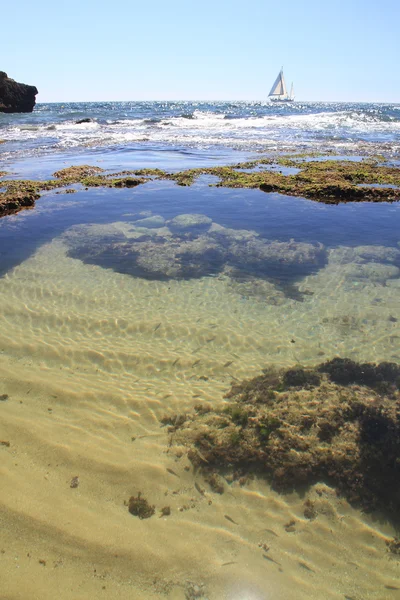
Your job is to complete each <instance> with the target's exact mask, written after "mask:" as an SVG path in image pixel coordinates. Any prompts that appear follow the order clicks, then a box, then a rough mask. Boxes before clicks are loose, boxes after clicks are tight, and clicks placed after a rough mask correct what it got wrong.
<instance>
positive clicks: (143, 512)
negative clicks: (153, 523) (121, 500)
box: [128, 492, 155, 519]
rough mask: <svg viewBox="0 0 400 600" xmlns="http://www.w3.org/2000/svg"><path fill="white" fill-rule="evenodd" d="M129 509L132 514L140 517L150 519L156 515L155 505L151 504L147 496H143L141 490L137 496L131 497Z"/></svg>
mask: <svg viewBox="0 0 400 600" xmlns="http://www.w3.org/2000/svg"><path fill="white" fill-rule="evenodd" d="M128 510H129V512H130V513H131V515H134V516H135V517H139V519H149V518H150V517H152V516H153V515H154V512H155V506H153V505H151V504H149V502H148V501H147V500H146V498H143V497H142V493H141V492H139V493H138V495H137V496H131V497H130V498H129V502H128Z"/></svg>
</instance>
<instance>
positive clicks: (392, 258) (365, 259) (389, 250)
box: [329, 246, 400, 264]
mask: <svg viewBox="0 0 400 600" xmlns="http://www.w3.org/2000/svg"><path fill="white" fill-rule="evenodd" d="M329 261H330V262H335V263H337V262H339V263H341V264H343V263H400V250H398V249H397V248H393V247H391V246H356V247H355V248H350V247H348V246H340V247H339V248H335V249H333V250H331V251H330V253H329Z"/></svg>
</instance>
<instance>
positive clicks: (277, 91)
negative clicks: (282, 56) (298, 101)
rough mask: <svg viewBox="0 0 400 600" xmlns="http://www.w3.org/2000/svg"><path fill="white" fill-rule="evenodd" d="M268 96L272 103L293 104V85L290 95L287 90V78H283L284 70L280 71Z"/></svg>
mask: <svg viewBox="0 0 400 600" xmlns="http://www.w3.org/2000/svg"><path fill="white" fill-rule="evenodd" d="M268 96H269V97H270V99H271V102H292V101H293V100H294V91H293V83H292V89H291V90H290V95H289V94H288V92H287V89H286V83H285V78H284V76H283V68H282V69H281V70H280V72H279V74H278V77H277V78H276V79H275V81H274V85H273V86H272V88H271V91H270V93H269V94H268Z"/></svg>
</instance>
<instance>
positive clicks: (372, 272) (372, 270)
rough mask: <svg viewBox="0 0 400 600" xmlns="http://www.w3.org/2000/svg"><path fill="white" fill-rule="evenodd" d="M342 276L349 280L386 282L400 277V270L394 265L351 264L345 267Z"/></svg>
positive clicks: (373, 263) (375, 263)
mask: <svg viewBox="0 0 400 600" xmlns="http://www.w3.org/2000/svg"><path fill="white" fill-rule="evenodd" d="M342 274H343V276H344V277H346V278H347V279H355V280H357V279H360V280H364V279H365V280H368V281H376V282H385V281H387V280H388V279H397V278H398V277H399V275H400V269H399V268H398V267H396V266H394V265H385V264H381V263H377V262H368V263H363V264H357V263H349V264H346V265H343V268H342Z"/></svg>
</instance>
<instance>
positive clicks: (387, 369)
mask: <svg viewBox="0 0 400 600" xmlns="http://www.w3.org/2000/svg"><path fill="white" fill-rule="evenodd" d="M319 371H321V372H322V373H328V375H329V377H330V379H331V381H333V382H335V383H338V384H340V385H349V384H352V383H357V384H359V385H367V386H369V387H373V388H381V387H382V386H384V385H386V386H387V385H389V386H391V385H394V386H397V387H400V366H399V365H397V364H396V363H389V362H383V363H380V364H379V365H375V364H372V363H357V362H355V361H354V360H351V359H350V358H338V357H336V358H333V359H332V360H329V361H327V362H325V363H322V364H321V365H320V366H319Z"/></svg>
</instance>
